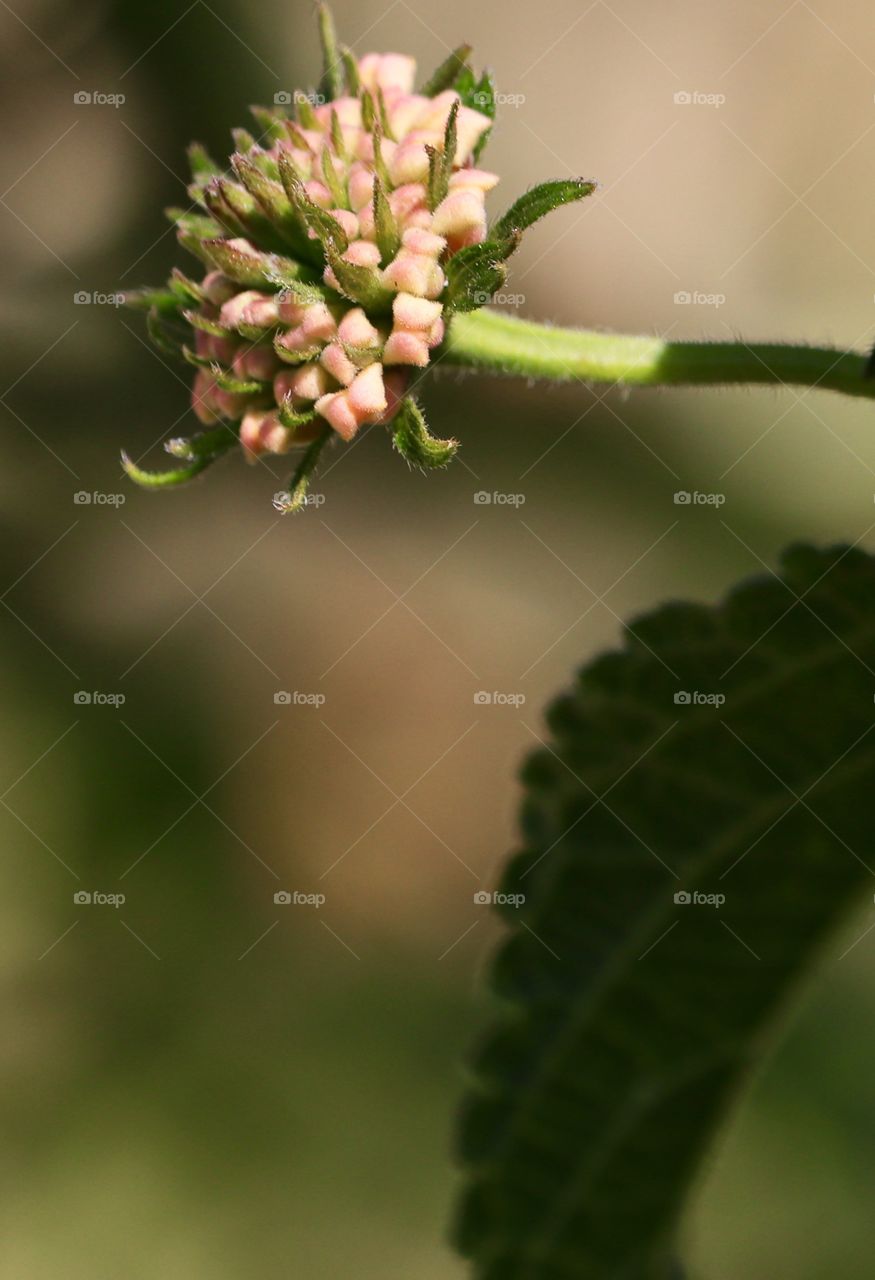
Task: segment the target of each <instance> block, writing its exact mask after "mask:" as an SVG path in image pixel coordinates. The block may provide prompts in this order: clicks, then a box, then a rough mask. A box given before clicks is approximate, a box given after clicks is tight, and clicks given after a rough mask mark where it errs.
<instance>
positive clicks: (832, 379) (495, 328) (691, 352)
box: [444, 310, 875, 399]
mask: <svg viewBox="0 0 875 1280" xmlns="http://www.w3.org/2000/svg"><path fill="white" fill-rule="evenodd" d="M444 358H445V359H446V360H447V361H448V362H450V363H452V364H455V365H460V366H464V367H466V368H469V369H484V370H489V371H490V372H492V373H507V374H512V375H517V376H519V377H529V378H547V379H549V380H551V381H560V382H564V381H569V380H570V379H577V380H578V381H581V382H607V383H611V384H615V383H616V384H620V385H624V386H639V387H672V386H714V385H723V386H726V385H731V384H745V383H748V384H750V383H768V384H771V385H772V386H781V385H795V386H803V387H820V388H822V389H823V390H826V391H840V392H843V393H844V394H845V395H849V396H868V397H870V398H871V399H875V377H872V376H868V375H867V366H868V364H869V359H868V357H867V356H865V355H860V354H858V353H857V352H854V351H839V350H837V349H835V348H833V347H807V346H793V345H792V344H789V343H787V344H781V343H761V342H755V343H747V342H667V341H664V340H663V339H662V338H648V337H633V336H629V335H626V334H614V333H598V332H596V331H594V330H592V329H589V330H587V329H558V328H553V327H551V326H550V325H547V324H536V323H535V322H534V321H531V320H520V319H517V318H516V317H514V316H508V315H503V314H501V313H499V312H496V311H486V310H483V311H475V312H471V313H469V314H461V315H456V316H454V317H453V320H452V322H451V324H450V327H449V333H448V335H447V343H446V355H445V357H444Z"/></svg>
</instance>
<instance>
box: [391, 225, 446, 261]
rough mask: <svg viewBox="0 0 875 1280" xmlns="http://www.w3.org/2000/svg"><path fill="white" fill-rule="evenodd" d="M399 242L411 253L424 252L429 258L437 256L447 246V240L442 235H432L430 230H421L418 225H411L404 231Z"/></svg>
mask: <svg viewBox="0 0 875 1280" xmlns="http://www.w3.org/2000/svg"><path fill="white" fill-rule="evenodd" d="M401 243H402V244H403V245H404V248H405V249H409V250H410V252H411V253H424V254H427V255H428V256H429V257H430V258H439V257H440V256H441V254H442V253H443V251H444V249H446V247H447V242H446V240H445V239H444V238H443V236H437V235H434V234H433V233H432V232H430V231H422V230H420V228H418V227H411V228H410V230H409V231H405V232H404V235H403V236H402V237H401Z"/></svg>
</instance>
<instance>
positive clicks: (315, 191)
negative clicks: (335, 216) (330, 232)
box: [304, 145, 334, 209]
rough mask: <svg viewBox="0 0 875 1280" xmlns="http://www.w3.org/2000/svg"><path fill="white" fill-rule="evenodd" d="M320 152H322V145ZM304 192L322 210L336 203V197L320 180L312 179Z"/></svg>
mask: <svg viewBox="0 0 875 1280" xmlns="http://www.w3.org/2000/svg"><path fill="white" fill-rule="evenodd" d="M319 150H320V151H321V150H322V146H321V145H320V147H319ZM304 190H305V191H306V193H307V195H308V196H309V197H310V199H311V200H312V201H313V203H314V204H315V205H318V206H319V208H320V209H330V208H331V206H332V204H333V203H334V197H333V196H332V194H331V192H330V191H329V190H328V188H327V187H326V185H325V183H324V182H320V181H319V179H318V178H311V180H310V181H309V182H305V183H304Z"/></svg>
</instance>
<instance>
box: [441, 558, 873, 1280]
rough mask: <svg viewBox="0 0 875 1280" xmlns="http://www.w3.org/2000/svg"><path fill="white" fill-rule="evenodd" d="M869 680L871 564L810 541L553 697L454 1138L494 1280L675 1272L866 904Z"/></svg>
mask: <svg viewBox="0 0 875 1280" xmlns="http://www.w3.org/2000/svg"><path fill="white" fill-rule="evenodd" d="M873 677H875V561H873V559H872V558H871V557H869V556H867V555H865V554H863V553H862V552H861V551H859V550H853V549H849V548H844V549H831V550H829V551H817V550H813V549H811V548H806V547H797V548H794V549H792V550H791V551H790V552H789V553H787V555H786V556H785V557H784V561H783V568H782V574H781V578H780V579H779V578H777V577H771V578H765V577H763V578H757V579H754V580H753V581H750V582H747V583H746V584H744V585H743V586H742V587H740V588H739V589H737V590H736V591H735V592H734V593H733V594H732V595H731V596H730V597H729V598H728V600H727V601H726V602H725V603H723V604H720V605H718V606H715V607H713V608H711V607H705V606H697V605H689V604H675V605H670V606H668V607H665V608H663V609H660V610H659V611H657V612H656V613H654V614H651V615H650V616H648V617H646V618H643V619H641V620H640V621H638V622H637V623H636V624H635V625H634V626H632V627H631V628H629V638H628V643H627V645H626V647H625V648H624V650H623V651H622V652H620V653H611V654H608V655H606V656H604V657H602V658H599V659H597V660H596V661H595V662H593V663H592V664H591V665H590V666H589V667H587V668H586V669H585V670H584V671H583V672H582V673H581V674H580V676H579V678H578V680H577V683H576V684H575V686H574V687H573V688H572V689H571V690H570V691H569V693H568V694H567V695H566V696H565V697H563V698H561V699H560V700H559V701H558V702H556V703H555V704H554V705H553V706H552V707H551V708H550V711H549V713H548V718H547V719H548V725H549V731H548V741H546V742H545V744H544V749H543V750H539V751H538V752H537V753H536V754H535V755H534V756H533V757H531V759H530V760H529V762H528V764H527V765H526V768H525V771H524V782H525V784H526V787H527V793H528V794H527V798H526V801H525V804H524V809H523V815H522V826H523V851H522V852H521V853H520V854H519V855H518V856H517V857H516V858H515V859H514V860H513V862H512V863H511V865H510V867H509V870H508V871H507V873H506V875H505V876H504V878H503V883H502V885H501V892H502V893H503V894H504V895H506V897H505V898H504V901H503V905H502V907H501V911H502V915H503V916H504V918H505V919H506V920H507V921H508V922H509V924H510V935H509V937H508V939H507V940H506V941H505V943H504V945H503V946H502V948H501V951H500V953H499V955H498V958H497V962H496V964H495V969H494V978H493V981H494V985H495V989H496V992H497V994H498V995H499V996H500V998H501V1000H502V1002H503V1006H502V1009H501V1011H500V1012H497V1014H496V1018H497V1022H496V1025H495V1026H494V1028H493V1030H492V1032H491V1034H490V1036H489V1038H488V1040H487V1041H486V1043H485V1044H484V1045H483V1047H482V1049H481V1050H480V1052H479V1054H478V1056H477V1060H476V1064H475V1081H476V1083H475V1085H474V1087H473V1090H472V1092H471V1094H470V1096H469V1097H468V1100H467V1105H466V1109H465V1116H464V1121H463V1127H462V1134H461V1145H462V1153H463V1159H464V1162H465V1165H466V1177H467V1181H468V1189H467V1194H466V1196H465V1202H464V1207H463V1212H462V1214H461V1218H460V1223H459V1227H458V1239H459V1241H460V1244H461V1247H462V1248H463V1250H464V1252H465V1253H466V1254H468V1255H469V1256H470V1257H471V1258H472V1259H473V1260H474V1264H475V1265H474V1275H476V1277H477V1278H478V1280H558V1278H560V1277H562V1278H564V1277H567V1278H568V1280H609V1278H617V1280H619V1278H620V1277H623V1278H624V1280H665V1278H666V1277H667V1276H668V1275H669V1274H670V1270H669V1268H670V1266H671V1263H670V1259H671V1255H672V1254H673V1253H674V1252H675V1251H676V1247H675V1246H676V1239H675V1237H676V1233H677V1227H678V1221H679V1216H680V1213H681V1209H682V1206H683V1202H684V1199H685V1196H686V1194H687V1192H688V1189H689V1187H690V1185H691V1182H692V1181H693V1179H694V1178H695V1176H696V1172H697V1170H698V1167H699V1165H700V1162H701V1159H702V1155H703V1153H704V1150H705V1149H706V1147H707V1146H708V1144H709V1143H710V1140H711V1138H712V1136H713V1133H714V1130H715V1127H716V1126H717V1125H718V1124H719V1123H720V1121H721V1120H722V1117H723V1115H724V1113H725V1110H726V1107H727V1105H728V1103H729V1102H730V1101H731V1099H732V1097H733V1095H734V1094H735V1092H736V1091H737V1089H738V1088H739V1086H740V1084H741V1083H743V1081H744V1080H745V1078H746V1076H747V1074H748V1070H749V1067H750V1063H751V1061H752V1059H754V1058H755V1056H756V1054H757V1052H758V1048H759V1046H760V1044H761V1042H762V1040H763V1037H764V1036H765V1035H766V1034H767V1033H768V1031H769V1029H770V1027H771V1025H772V1023H773V1021H774V1019H775V1017H776V1015H777V1014H778V1013H779V1012H780V1011H781V1010H782V1009H783V1005H784V1003H785V1001H786V999H787V997H788V994H789V993H790V992H791V991H792V990H793V989H794V988H795V986H796V983H797V980H798V978H799V976H800V973H801V972H802V971H803V970H804V969H805V968H806V967H807V965H808V964H809V963H810V961H811V959H812V957H813V956H814V955H815V954H816V953H817V951H818V949H819V948H820V947H821V946H822V945H823V943H824V941H825V939H826V938H827V937H828V936H829V934H830V932H831V931H832V929H833V928H834V926H835V924H836V921H837V920H838V919H839V918H840V917H841V914H842V912H843V911H844V910H845V908H846V907H847V906H848V904H849V903H850V902H852V901H853V900H854V898H855V897H856V895H857V893H858V892H859V890H860V889H861V888H862V887H863V886H865V887H866V888H868V889H869V891H870V893H871V888H872V876H873V874H875V871H873V864H875V854H873V852H872V819H871V786H872V777H873V771H875V732H873V728H875V719H873V703H872V696H873ZM719 699H725V703H723V704H721V705H718V703H719ZM679 894H680V895H685V894H698V895H704V899H702V898H700V899H699V900H698V901H693V902H687V900H686V899H685V898H684V897H683V896H681V897H680V898H679V897H678V896H676V895H679ZM717 895H722V899H723V900H722V901H720V900H719V898H718V896H717ZM709 896H710V897H711V902H710V903H709V902H708V901H707V899H708V898H709ZM791 1271H792V1268H791ZM788 1274H789V1272H788Z"/></svg>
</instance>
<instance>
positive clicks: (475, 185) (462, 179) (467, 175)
mask: <svg viewBox="0 0 875 1280" xmlns="http://www.w3.org/2000/svg"><path fill="white" fill-rule="evenodd" d="M497 185H498V174H497V173H490V172H489V171H488V169H468V168H465V169H457V170H456V172H455V173H453V174H451V175H450V190H451V191H456V190H458V189H459V188H460V187H471V188H472V189H473V190H475V191H491V190H492V188H493V187H495V186H497Z"/></svg>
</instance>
